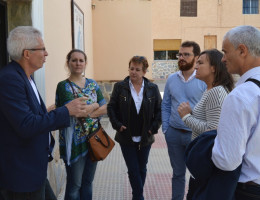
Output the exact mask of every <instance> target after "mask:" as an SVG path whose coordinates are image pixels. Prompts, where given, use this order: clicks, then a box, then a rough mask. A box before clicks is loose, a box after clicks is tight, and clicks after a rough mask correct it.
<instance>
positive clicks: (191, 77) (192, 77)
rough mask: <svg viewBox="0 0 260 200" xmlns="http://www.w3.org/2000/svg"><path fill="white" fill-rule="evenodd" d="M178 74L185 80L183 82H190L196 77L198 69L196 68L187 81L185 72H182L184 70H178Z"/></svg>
mask: <svg viewBox="0 0 260 200" xmlns="http://www.w3.org/2000/svg"><path fill="white" fill-rule="evenodd" d="M177 74H178V75H179V77H180V79H181V80H182V81H183V82H189V81H191V80H192V79H194V78H195V76H196V70H194V72H193V73H192V75H191V76H190V77H189V78H188V80H187V81H186V80H185V78H184V76H183V74H182V71H181V70H180V71H178V72H177Z"/></svg>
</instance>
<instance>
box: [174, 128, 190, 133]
mask: <svg viewBox="0 0 260 200" xmlns="http://www.w3.org/2000/svg"><path fill="white" fill-rule="evenodd" d="M174 129H176V130H178V131H180V132H182V133H189V132H190V131H187V130H185V129H180V128H174Z"/></svg>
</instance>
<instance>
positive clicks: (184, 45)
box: [181, 41, 200, 56]
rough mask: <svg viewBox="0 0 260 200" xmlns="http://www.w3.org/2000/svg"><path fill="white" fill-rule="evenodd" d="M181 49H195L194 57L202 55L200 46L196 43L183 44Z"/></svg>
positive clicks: (187, 42)
mask: <svg viewBox="0 0 260 200" xmlns="http://www.w3.org/2000/svg"><path fill="white" fill-rule="evenodd" d="M181 47H193V54H194V56H198V55H200V46H199V45H198V44H197V43H196V42H194V41H185V42H183V43H182V44H181Z"/></svg>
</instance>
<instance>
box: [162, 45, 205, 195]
mask: <svg viewBox="0 0 260 200" xmlns="http://www.w3.org/2000/svg"><path fill="white" fill-rule="evenodd" d="M199 54H200V47H199V45H198V44H197V43H196V42H193V41H186V42H183V43H182V44H181V47H180V50H179V53H178V54H177V57H178V66H179V69H180V71H178V72H176V73H173V74H171V75H170V76H169V77H168V79H167V82H166V85H165V89H164V96H163V101H162V131H163V133H164V134H165V140H166V143H167V146H168V154H169V157H170V162H171V166H172V169H173V176H172V200H183V197H184V189H185V173H186V165H185V162H184V153H185V149H186V147H187V146H188V144H189V143H190V141H191V129H190V128H188V127H187V126H185V125H184V123H183V121H182V120H181V118H180V116H179V114H178V111H177V109H178V106H179V105H180V103H181V102H189V104H190V106H191V108H192V109H193V107H194V106H195V105H196V104H197V103H198V101H199V100H200V99H201V96H202V94H203V92H204V91H205V90H206V84H205V83H204V82H203V81H200V80H198V79H196V78H195V75H196V71H195V69H194V67H195V64H196V61H197V59H198V56H199Z"/></svg>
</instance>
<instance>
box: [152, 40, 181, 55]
mask: <svg viewBox="0 0 260 200" xmlns="http://www.w3.org/2000/svg"><path fill="white" fill-rule="evenodd" d="M180 45H181V40H179V39H155V40H153V50H154V60H176V59H177V57H176V54H177V53H178V52H179V48H180Z"/></svg>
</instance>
